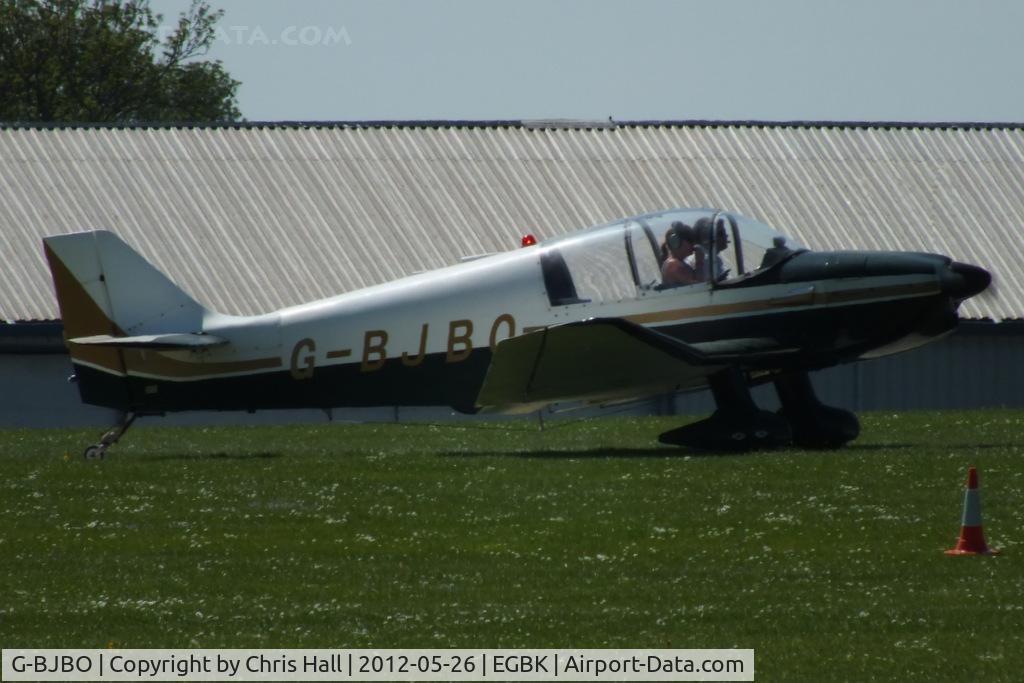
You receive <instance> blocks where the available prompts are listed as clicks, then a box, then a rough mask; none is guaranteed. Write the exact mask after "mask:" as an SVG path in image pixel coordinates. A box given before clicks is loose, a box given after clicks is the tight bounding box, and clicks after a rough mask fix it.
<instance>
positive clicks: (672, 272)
mask: <svg viewBox="0 0 1024 683" xmlns="http://www.w3.org/2000/svg"><path fill="white" fill-rule="evenodd" d="M695 241H696V234H695V232H694V230H693V228H692V227H690V226H689V225H686V224H685V223H683V222H682V221H675V222H674V223H672V225H671V227H669V229H668V231H667V232H666V233H665V242H664V244H662V245H661V252H662V256H663V257H664V258H663V262H662V264H661V284H662V286H663V287H681V286H683V285H690V284H693V283H694V282H700V278H699V277H698V275H697V271H696V270H694V267H693V266H692V265H691V264H690V263H687V259H689V258H692V257H693V248H694V246H693V245H694V242H695Z"/></svg>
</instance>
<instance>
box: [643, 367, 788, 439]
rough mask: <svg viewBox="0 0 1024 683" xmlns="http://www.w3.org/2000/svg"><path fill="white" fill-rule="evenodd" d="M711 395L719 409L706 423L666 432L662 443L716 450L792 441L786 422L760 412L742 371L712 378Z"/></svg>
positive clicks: (729, 371)
mask: <svg viewBox="0 0 1024 683" xmlns="http://www.w3.org/2000/svg"><path fill="white" fill-rule="evenodd" d="M709 379H710V384H711V393H712V394H713V395H714V397H715V404H716V406H717V409H716V410H715V412H714V413H713V414H712V415H711V417H709V418H707V419H706V420H701V421H700V422H696V423H694V424H689V425H686V426H684V427H679V428H678V429H673V430H671V431H668V432H665V433H664V434H662V435H661V436H659V437H658V441H660V442H661V443H666V444H671V445H673V446H689V447H690V448H698V449H702V450H714V451H749V450H754V449H760V448H776V447H778V446H781V445H783V444H786V443H788V442H789V440H790V439H791V438H792V435H791V432H790V429H789V423H788V422H787V421H786V419H785V418H784V417H782V416H780V415H776V414H775V413H771V412H768V411H767V410H760V409H759V408H758V407H757V404H756V403H754V399H753V398H752V397H751V396H750V389H749V387H747V383H746V381H745V379H744V377H743V375H742V373H740V371H739V370H736V369H735V368H730V369H728V370H723V371H722V372H720V373H718V374H716V375H712V376H711V377H710V378H709Z"/></svg>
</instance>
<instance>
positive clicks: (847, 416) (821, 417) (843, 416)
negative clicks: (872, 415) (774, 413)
mask: <svg viewBox="0 0 1024 683" xmlns="http://www.w3.org/2000/svg"><path fill="white" fill-rule="evenodd" d="M775 391H776V392H777V393H778V395H779V401H780V402H781V403H782V410H781V411H780V412H781V414H782V415H783V416H784V417H785V418H786V419H787V420H789V424H790V426H791V427H792V428H793V442H794V443H795V444H796V445H797V446H800V447H802V448H839V447H840V446H842V445H843V444H845V443H846V442H848V441H853V440H854V439H856V438H857V435H859V434H860V422H859V421H858V420H857V416H856V415H854V414H853V413H851V412H850V411H849V410H843V409H842V408H833V407H832V406H827V405H825V404H824V403H822V402H821V401H819V400H818V397H817V395H815V393H814V386H813V385H812V384H811V378H810V377H809V376H808V375H807V373H806V372H801V373H797V374H794V375H786V376H784V377H780V378H779V379H777V380H775Z"/></svg>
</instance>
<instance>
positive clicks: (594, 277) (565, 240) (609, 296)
mask: <svg viewBox="0 0 1024 683" xmlns="http://www.w3.org/2000/svg"><path fill="white" fill-rule="evenodd" d="M673 232H675V233H678V236H676V237H670V234H671V233H673ZM680 236H681V237H680ZM541 247H542V249H543V252H542V256H541V267H542V270H543V272H544V279H545V284H546V286H547V290H548V296H549V298H550V300H551V305H552V306H556V305H570V304H575V303H590V302H596V303H614V302H621V301H625V300H628V299H635V298H637V297H640V296H645V295H646V293H649V292H656V291H662V290H664V289H671V288H675V287H680V286H686V285H704V286H705V287H707V286H708V285H709V284H710V285H712V286H713V285H716V284H718V283H723V282H728V281H730V280H734V279H736V278H740V277H744V276H747V275H750V274H752V273H755V272H757V271H759V270H762V269H765V268H768V267H770V266H772V265H773V264H775V263H777V262H779V261H780V260H782V259H783V258H785V256H786V255H788V254H790V253H793V252H794V251H800V250H803V249H804V247H803V246H802V245H801V244H799V243H798V242H796V241H795V240H793V239H791V238H789V237H786V236H785V235H783V234H782V233H780V232H778V231H777V230H775V229H773V228H771V227H769V226H767V225H765V224H764V223H761V222H760V221H756V220H754V219H752V218H746V217H744V216H739V215H736V214H730V213H727V212H723V211H718V210H716V209H673V210H670V211H662V212H659V213H651V214H645V215H642V216H636V217H633V218H627V219H624V220H620V221H616V222H614V223H609V224H606V225H600V226H595V227H593V228H588V229H586V230H582V231H580V232H577V233H573V234H571V235H567V236H565V237H560V238H557V239H554V240H548V241H545V242H543V243H541Z"/></svg>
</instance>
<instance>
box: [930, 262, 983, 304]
mask: <svg viewBox="0 0 1024 683" xmlns="http://www.w3.org/2000/svg"><path fill="white" fill-rule="evenodd" d="M939 277H940V281H941V282H942V291H943V292H945V293H946V294H948V295H949V296H950V297H952V298H953V299H955V300H957V301H963V300H964V299H969V298H971V297H972V296H975V295H977V294H981V293H982V292H983V291H985V289H987V288H988V286H989V284H991V282H992V275H991V274H990V273H989V272H988V271H987V270H985V269H984V268H979V267H978V266H972V265H971V264H969V263H960V262H959V261H954V262H952V263H950V264H949V266H948V267H947V268H944V269H943V271H942V272H941V273H940V276H939Z"/></svg>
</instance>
